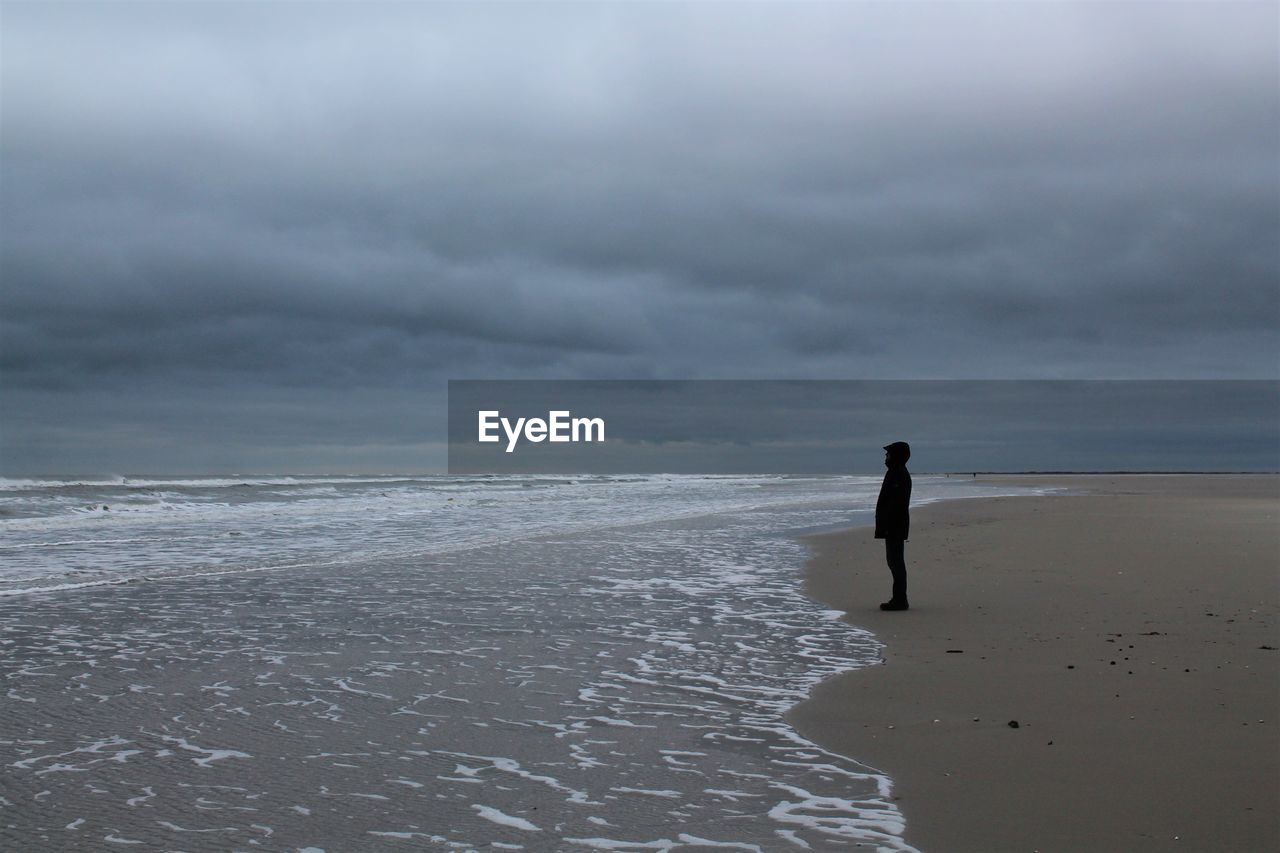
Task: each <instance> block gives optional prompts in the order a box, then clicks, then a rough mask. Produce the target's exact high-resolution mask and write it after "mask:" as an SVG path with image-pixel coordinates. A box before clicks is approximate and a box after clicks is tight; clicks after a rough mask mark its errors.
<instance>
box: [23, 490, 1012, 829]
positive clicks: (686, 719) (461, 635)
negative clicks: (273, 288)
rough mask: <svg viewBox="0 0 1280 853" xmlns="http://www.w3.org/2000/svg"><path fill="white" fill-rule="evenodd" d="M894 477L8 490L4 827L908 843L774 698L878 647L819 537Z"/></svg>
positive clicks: (870, 501) (893, 818)
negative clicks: (827, 600) (813, 562)
mask: <svg viewBox="0 0 1280 853" xmlns="http://www.w3.org/2000/svg"><path fill="white" fill-rule="evenodd" d="M878 487H879V479H878V478H868V477H830V478H791V477H767V476H759V477H711V476H706V477H698V476H644V477H640V476H637V477H583V478H539V477H530V478H512V477H505V478H499V477H495V478H449V477H363V478H361V477H297V478H279V477H277V478H252V477H246V478H234V479H205V480H192V479H185V480H183V479H172V480H164V479H151V480H123V479H122V480H120V481H118V482H77V483H70V482H51V481H0V652H2V655H0V673H2V674H3V676H4V683H3V686H2V687H0V689H2V690H4V691H5V693H6V698H5V700H4V701H5V707H6V711H5V713H4V714H3V715H0V764H3V765H4V773H3V775H2V776H0V847H3V848H4V849H15V850H17V849H22V850H43V849H48V850H74V849H85V850H91V849H104V848H111V849H114V847H115V846H117V845H119V846H123V847H129V846H134V847H136V848H137V849H181V850H227V849H261V850H301V849H308V848H310V849H313V850H328V851H335V850H383V849H434V848H437V847H438V848H441V849H461V850H489V849H525V850H575V849H582V850H591V849H595V850H675V849H680V850H698V849H708V850H709V849H737V850H780V849H796V850H804V849H843V848H845V847H858V846H861V847H864V848H867V849H884V850H908V849H910V847H909V846H908V845H907V844H906V843H905V842H904V841H903V840H902V833H903V830H904V821H903V818H902V815H901V814H900V813H899V812H898V810H897V808H896V807H895V805H894V802H893V800H892V797H891V786H892V780H890V779H889V778H887V777H886V776H885V775H884V774H882V773H880V772H878V771H877V770H875V769H874V768H871V767H867V766H864V765H862V764H860V763H859V762H857V761H856V760H854V759H852V758H848V757H844V756H839V755H835V754H833V753H829V752H826V751H824V750H822V749H819V748H818V747H816V746H815V745H813V744H812V743H810V742H808V741H807V740H805V739H804V738H803V737H802V736H800V735H799V734H798V733H797V732H795V731H794V730H792V729H791V728H790V727H789V726H788V725H787V724H786V722H785V720H784V714H785V712H786V711H787V709H789V708H790V707H791V706H793V705H794V704H796V703H797V702H799V701H801V700H803V699H804V698H805V697H806V696H807V694H808V693H809V691H810V690H811V689H812V687H813V686H814V685H815V684H816V683H818V682H819V681H821V680H822V679H824V678H827V677H829V676H831V675H833V674H835V673H838V672H841V671H844V670H848V669H852V668H856V667H861V666H867V665H871V664H874V663H876V662H877V661H878V660H879V659H880V649H881V647H880V645H879V644H878V642H877V641H876V639H875V638H874V637H873V636H871V635H870V634H869V633H868V632H866V631H864V630H861V629H859V628H856V627H853V626H850V625H848V624H846V623H844V622H842V621H840V620H839V616H840V615H841V614H839V613H837V612H832V611H829V610H826V609H824V608H823V607H822V606H821V605H819V604H817V603H816V602H813V601H812V600H810V599H808V598H807V597H806V596H805V595H804V594H803V590H802V587H801V580H802V576H801V572H802V567H803V562H804V559H805V554H806V552H805V549H804V547H803V545H801V544H800V543H799V542H798V541H797V540H796V539H795V535H796V534H797V533H798V532H801V531H804V530H812V529H817V528H823V527H833V526H838V525H847V524H856V523H860V522H865V521H868V520H869V518H870V514H871V510H872V508H873V506H874V500H875V495H876V492H877V491H878ZM1011 491H1012V490H1010V489H1002V490H1001V491H1000V493H1006V494H1007V493H1011ZM995 493H997V492H996V490H995V489H994V488H993V487H989V486H984V485H982V484H975V483H970V482H966V481H964V480H959V479H957V480H947V479H944V478H935V477H917V478H916V481H915V495H914V500H913V504H914V505H917V506H918V505H920V504H922V503H926V502H929V501H934V500H941V499H947V498H963V497H974V496H980V495H989V494H995ZM886 575H887V572H886ZM886 585H887V578H886ZM882 592H883V589H881V588H880V587H877V588H876V589H875V590H868V591H867V595H868V597H869V598H872V599H874V598H875V597H877V596H878V595H880V594H881V593H882ZM850 724H851V725H856V724H857V721H856V719H853V720H851V721H850Z"/></svg>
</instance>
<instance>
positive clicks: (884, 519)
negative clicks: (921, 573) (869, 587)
mask: <svg viewBox="0 0 1280 853" xmlns="http://www.w3.org/2000/svg"><path fill="white" fill-rule="evenodd" d="M910 458H911V446H910V445H909V444H907V443H906V442H905V441H895V442H894V443H893V444H886V445H885V448H884V467H886V468H888V469H889V470H888V471H885V473H884V482H883V483H882V484H881V485H880V498H879V499H878V500H877V501H876V538H877V539H883V540H884V555H885V560H886V562H888V564H889V573H890V574H892V575H893V597H892V598H890V599H889V600H888V601H886V602H885V603H884V604H881V605H880V609H881V610H906V609H908V607H909V605H908V604H907V558H906V553H905V552H906V542H907V528H908V527H909V525H910V522H911V517H910V514H909V512H908V510H907V507H908V505H909V504H910V503H911V474H910V472H908V471H907V460H908V459H910Z"/></svg>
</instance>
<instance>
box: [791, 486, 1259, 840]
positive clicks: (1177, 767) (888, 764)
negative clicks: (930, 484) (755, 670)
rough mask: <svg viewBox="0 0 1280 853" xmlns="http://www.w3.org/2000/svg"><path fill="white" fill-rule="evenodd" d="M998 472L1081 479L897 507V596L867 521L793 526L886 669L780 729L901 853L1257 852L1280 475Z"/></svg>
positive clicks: (804, 707)
mask: <svg viewBox="0 0 1280 853" xmlns="http://www.w3.org/2000/svg"><path fill="white" fill-rule="evenodd" d="M1005 479H1013V478H1005ZM1016 479H1017V481H1018V482H1023V483H1032V482H1047V483H1052V484H1055V485H1062V486H1065V487H1068V488H1070V489H1072V490H1073V491H1077V492H1081V493H1082V494H1072V495H1060V496H1050V497H1019V498H995V499H982V500H967V501H955V502H949V503H943V504H937V505H933V506H929V507H924V508H919V509H916V510H913V512H912V535H911V540H910V541H909V542H908V543H907V563H908V571H909V573H910V581H911V588H910V589H911V591H910V597H911V605H912V609H911V610H910V611H909V612H906V613H882V612H880V611H879V610H878V609H877V604H878V603H879V602H880V601H883V600H885V599H886V598H888V592H889V574H888V570H887V569H886V568H885V566H884V551H883V543H881V542H878V541H875V540H873V539H872V538H871V531H870V530H869V529H868V528H860V529H854V530H848V531H841V532H837V533H825V534H821V535H816V536H812V537H810V538H809V539H808V542H809V544H810V545H811V546H812V548H813V549H814V556H813V559H812V560H811V562H810V564H809V566H808V571H807V579H806V580H807V585H808V589H809V592H810V594H811V595H813V596H814V597H815V598H817V599H819V600H820V601H822V602H824V603H826V604H828V605H830V606H832V607H835V608H839V609H842V610H845V611H847V614H848V615H847V616H846V617H845V618H846V620H847V621H849V622H850V623H852V624H855V625H859V626H864V627H867V628H870V629H871V630H872V631H874V632H875V634H876V635H877V636H878V637H879V638H880V639H881V640H882V641H883V642H884V643H885V645H886V648H885V652H884V655H885V663H884V665H881V666H875V667H871V668H869V669H862V670H857V671H853V672H849V673H845V674H843V675H840V676H837V677H835V678H833V679H830V680H828V681H827V682H825V683H823V684H822V685H820V686H819V687H818V688H817V689H816V690H815V691H814V694H813V696H812V698H811V699H810V700H809V701H807V702H805V703H803V704H801V705H799V706H797V707H796V708H795V709H793V710H792V712H791V714H790V715H789V718H790V720H791V722H792V723H793V725H796V726H797V728H798V729H799V730H800V731H801V732H802V733H803V734H804V735H806V736H807V737H809V738H810V739H812V740H813V741H815V742H816V743H818V744H820V745H822V746H824V747H827V748H829V749H833V750H836V751H839V752H842V753H845V754H847V755H852V756H857V758H858V759H859V760H861V761H864V762H867V763H869V764H870V765H871V766H873V767H876V768H877V769H879V770H882V771H884V772H886V773H888V774H889V775H890V776H891V777H892V778H893V779H894V796H895V798H896V800H897V805H898V806H899V808H900V809H901V810H902V812H903V814H904V816H905V818H906V822H907V829H906V839H907V841H909V842H910V843H912V844H914V845H915V846H917V847H918V848H920V849H921V850H924V851H948V853H950V851H969V850H972V851H986V853H992V851H1006V850H1007V851H1015V850H1016V851H1032V850H1039V851H1082V850H1089V851H1109V850H1115V851H1120V850H1124V851H1144V850H1197V851H1199V850H1215V851H1227V850H1240V851H1259V850H1268V849H1271V850H1274V849H1280V809H1278V808H1277V807H1278V806H1280V651H1277V650H1276V648H1277V647H1280V629H1278V628H1277V624H1278V620H1277V613H1278V611H1280V594H1278V593H1280V477H1275V476H1209V475H1192V476H1158V477H1157V476H1137V475H1133V476H1077V477H1070V476H1063V477H1052V478H1048V477H1044V478H1016ZM1011 721H1016V722H1017V727H1016V728H1014V727H1013V726H1012V725H1011Z"/></svg>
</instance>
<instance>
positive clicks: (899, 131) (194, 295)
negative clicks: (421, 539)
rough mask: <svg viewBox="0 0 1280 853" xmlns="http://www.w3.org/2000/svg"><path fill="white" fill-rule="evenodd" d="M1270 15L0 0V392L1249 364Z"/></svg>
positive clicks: (1276, 277)
mask: <svg viewBox="0 0 1280 853" xmlns="http://www.w3.org/2000/svg"><path fill="white" fill-rule="evenodd" d="M1278 14H1280V13H1277V10H1276V7H1275V6H1274V5H1273V4H1269V3H1226V4H1159V5H1146V6H1144V5H1140V4H1090V3H1079V4H1016V3H973V4H968V3H965V4H960V3H940V4H903V5H901V6H896V5H889V4H808V3H803V4H753V5H748V6H742V5H732V6H726V5H720V4H694V5H677V4H625V5H621V4H620V5H583V4H563V5H552V4H545V5H542V4H511V5H505V4H482V5H480V6H478V7H477V6H474V5H449V4H408V3H393V4H386V5H383V4H367V3H365V4H331V3H324V4H306V5H303V4H154V5H152V4H137V3H130V4H87V5H83V6H82V5H77V4H35V3H30V4H27V3H13V4H8V5H7V6H6V9H5V26H4V30H3V33H2V34H0V38H2V39H3V43H2V44H0V47H2V48H3V60H2V61H3V68H2V69H0V70H2V71H3V82H2V83H0V85H2V87H3V90H2V91H0V110H2V112H0V119H2V121H0V182H2V183H3V186H4V198H3V207H2V208H0V225H2V226H3V231H2V234H0V239H2V243H0V251H2V254H0V274H2V276H3V278H2V281H3V286H2V290H0V371H2V372H0V391H3V393H4V395H5V397H6V398H8V399H9V400H19V399H21V400H23V401H25V402H27V403H29V404H30V405H31V406H34V407H35V410H33V411H32V412H29V413H28V417H27V420H24V421H23V423H24V424H27V425H28V426H29V425H30V424H31V423H32V422H33V420H34V422H47V421H52V420H54V419H61V418H68V417H71V418H76V417H78V418H81V419H90V418H95V417H103V418H105V417H106V414H105V410H104V409H103V408H102V407H101V406H98V408H97V409H95V408H94V406H93V405H91V402H90V401H91V399H93V398H92V395H93V394H94V393H102V392H103V389H109V390H110V393H112V394H115V395H116V398H117V399H119V400H129V401H131V402H132V406H133V408H135V409H137V408H138V407H141V408H144V409H145V408H148V407H155V408H156V409H157V410H160V409H168V408H171V407H169V406H167V405H166V401H169V402H171V401H173V400H177V399H185V397H184V395H183V393H181V392H185V391H186V390H187V389H190V388H192V387H198V388H202V389H205V391H204V395H205V399H206V400H207V401H208V402H209V404H210V405H211V406H212V407H213V410H214V411H216V402H217V401H219V400H223V401H226V403H227V414H225V415H224V416H223V417H225V418H226V419H227V422H228V423H229V424H230V423H235V422H236V420H235V419H236V418H237V417H238V416H237V415H236V414H235V412H234V411H233V410H232V408H231V406H230V404H231V402H232V401H233V400H235V399H236V398H235V396H234V395H235V394H237V393H249V392H252V393H255V394H256V393H258V389H275V390H276V392H277V393H284V392H286V391H287V392H289V393H296V394H298V395H299V399H302V398H306V399H309V400H311V401H312V402H311V404H312V405H315V406H320V407H323V406H326V405H329V403H328V402H326V401H329V400H331V399H332V397H331V395H333V394H339V393H340V392H352V393H354V392H357V391H359V392H360V393H361V394H367V393H373V392H375V391H376V392H377V393H379V394H381V395H382V396H380V397H377V398H376V399H378V400H381V401H382V403H381V404H379V403H377V402H375V398H373V397H367V398H363V399H367V403H368V405H370V406H372V407H373V408H374V409H375V410H377V409H378V407H379V405H381V406H382V407H383V408H384V409H385V410H386V411H394V410H400V409H402V408H404V407H405V406H410V407H411V404H410V403H408V402H407V401H409V400H411V399H412V398H413V397H414V395H417V394H421V393H423V391H424V389H434V391H435V392H438V391H440V390H441V389H442V387H443V381H444V379H446V378H449V377H484V376H503V377H510V376H536V377H566V378H572V377H611V376H629V377H675V378H684V377H690V378H692V377H913V376H927V377H945V376H957V377H958V376H964V377H1063V376H1066V377H1135V376H1139V377H1203V378H1222V377H1274V376H1275V370H1276V363H1277V355H1280V331H1278V330H1280V323H1278V322H1277V321H1280V288H1278V287H1277V282H1280V251H1278V250H1277V237H1276V235H1277V234H1280V161H1278V159H1277V157H1276V155H1275V151H1276V150H1278V149H1280V100H1278V99H1277V97H1276V89H1275V80H1276V79H1277V77H1278V74H1280V59H1278V58H1277V52H1276V50H1275V43H1274V33H1275V30H1276V26H1277V24H1278V23H1280V21H1278V20H1277V17H1278ZM264 393H265V392H264ZM55 399H56V400H57V405H54V403H53V402H52V401H53V400H55ZM5 408H6V409H7V410H12V407H11V406H8V405H6V407H5ZM129 410H130V406H122V407H113V408H112V409H111V412H112V414H111V417H112V418H113V419H114V420H112V422H111V426H113V427H114V426H117V425H124V426H128V427H129V428H131V429H132V428H134V427H138V428H141V427H139V425H138V424H136V423H133V422H131V421H130V420H129V415H128V411H129ZM263 416H264V417H280V416H279V415H268V414H264V415H263ZM173 417H176V416H173V415H170V416H169V418H170V419H166V418H164V417H156V418H154V419H152V420H151V421H150V422H149V424H148V425H147V426H146V427H145V429H143V432H142V433H139V434H140V435H151V436H152V437H153V438H154V437H155V436H158V435H160V434H161V433H163V432H164V430H166V429H171V428H172V429H177V427H176V426H175V425H176V424H177V421H176V420H173V419H172V418H173ZM207 417H215V418H216V417H217V415H216V414H211V413H210V414H207ZM362 423H364V424H365V426H364V432H365V434H366V435H368V434H371V433H378V434H383V433H385V434H386V435H387V436H396V438H395V440H396V441H400V442H405V447H406V448H408V446H409V444H411V443H412V439H411V438H410V437H407V436H406V435H405V434H403V433H402V431H401V430H400V429H399V428H398V427H392V426H391V425H390V424H386V425H384V426H383V427H376V426H375V423H376V419H375V421H370V422H365V421H362ZM326 424H327V425H326ZM4 426H6V425H5V424H4V423H0V427H4ZM25 428H26V427H24V429H25ZM308 429H309V430H311V431H310V432H307V433H302V432H299V433H298V437H299V439H304V438H305V442H304V441H301V440H300V441H299V442H298V443H299V444H303V443H305V444H313V443H314V444H317V445H326V446H329V445H332V446H333V447H340V446H342V443H343V442H344V441H350V440H351V437H350V436H349V435H347V434H346V433H344V432H343V431H342V430H341V429H339V428H338V426H336V425H335V424H334V423H333V422H331V421H330V420H328V419H326V418H325V417H322V416H321V415H320V413H319V412H317V413H316V417H315V419H314V422H312V423H311V425H310V426H309V427H308ZM433 429H434V427H433ZM148 430H149V432H148ZM5 434H6V435H8V436H9V438H6V440H5V442H4V447H3V458H0V472H2V471H3V470H4V469H5V468H14V467H15V466H20V467H25V468H28V469H30V468H32V467H34V468H37V469H38V468H39V467H40V466H41V465H44V464H54V463H55V462H56V460H57V458H58V453H57V452H56V451H54V450H51V449H48V447H49V445H47V443H43V444H41V447H45V448H46V449H45V450H42V451H40V453H38V454H37V453H36V452H35V450H33V449H32V448H31V447H29V446H27V445H24V444H23V443H22V442H24V441H29V440H31V439H30V436H31V435H32V434H33V433H31V432H24V431H22V430H21V429H18V428H16V427H15V426H12V422H11V423H10V428H8V429H6V432H5ZM165 434H166V435H167V434H168V433H165ZM421 435H422V436H426V437H430V436H431V435H432V434H431V433H430V431H429V430H427V431H424V432H423V433H422V434H421ZM208 440H209V441H215V442H216V441H217V440H218V439H217V438H216V437H214V438H210V439H208ZM225 440H226V441H231V439H229V438H227V439H225ZM237 440H243V441H244V442H245V444H243V445H240V446H242V447H243V448H244V453H245V454H247V457H246V458H258V457H254V456H253V452H252V450H251V448H252V447H253V444H252V441H253V439H252V435H248V436H241V438H240V439H237ZM126 444H127V442H126ZM145 444H146V442H145V441H143V440H142V439H139V440H138V454H139V459H145V458H146V451H145V447H144V445H145ZM63 446H64V450H65V449H66V447H69V446H70V439H67V441H66V442H64V444H63ZM123 446H124V445H122V447H123ZM335 453H337V451H325V452H323V453H322V452H320V451H317V454H318V455H317V456H316V458H315V460H314V461H312V462H309V463H306V465H312V466H318V467H321V468H323V467H326V466H331V465H333V464H336V463H335V460H338V459H340V454H339V455H338V456H335V455H334V454H335ZM412 453H413V451H412V450H410V449H406V450H405V454H406V456H405V458H406V459H407V460H411V459H412V458H413V457H412ZM127 455H128V454H127V452H126V451H124V450H121V451H120V458H121V459H124V458H125V457H127ZM214 455H215V456H217V454H214ZM393 455H394V453H393V452H392V451H387V453H386V456H387V457H388V458H390V457H391V456H393ZM224 456H226V457H234V456H235V451H234V450H233V449H232V450H227V452H226V453H225V454H224ZM218 458H222V457H218ZM295 464H302V463H295ZM405 464H406V467H411V468H416V467H420V466H417V465H413V464H412V462H411V461H409V462H406V463H405Z"/></svg>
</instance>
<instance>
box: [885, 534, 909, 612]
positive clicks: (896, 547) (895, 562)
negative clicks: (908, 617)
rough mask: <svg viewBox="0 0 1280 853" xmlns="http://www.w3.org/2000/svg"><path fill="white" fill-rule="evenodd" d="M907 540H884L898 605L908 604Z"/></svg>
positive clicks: (894, 594)
mask: <svg viewBox="0 0 1280 853" xmlns="http://www.w3.org/2000/svg"><path fill="white" fill-rule="evenodd" d="M906 544H907V543H906V540H905V539H886V540H884V556H885V561H886V562H888V564H889V572H890V574H892V575H893V601H894V602H895V603H897V604H906V603H907V558H906V555H905V553H904V552H905V550H906Z"/></svg>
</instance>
